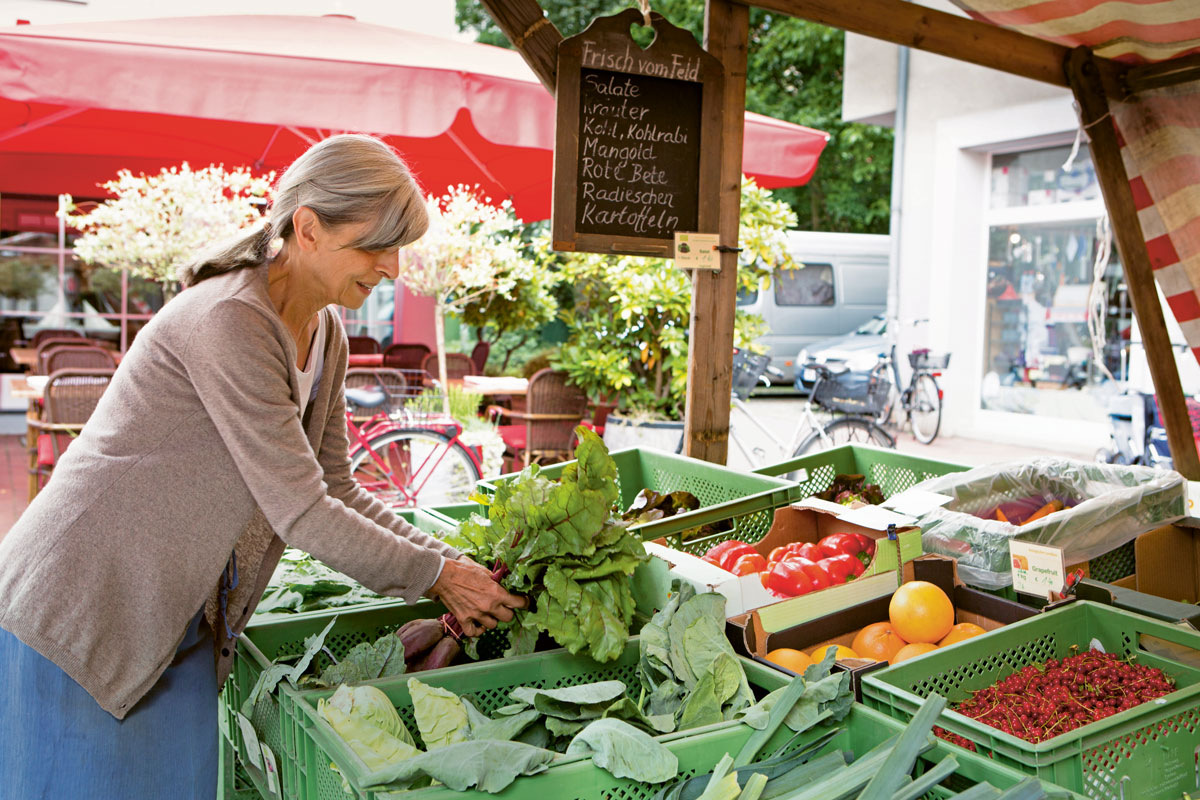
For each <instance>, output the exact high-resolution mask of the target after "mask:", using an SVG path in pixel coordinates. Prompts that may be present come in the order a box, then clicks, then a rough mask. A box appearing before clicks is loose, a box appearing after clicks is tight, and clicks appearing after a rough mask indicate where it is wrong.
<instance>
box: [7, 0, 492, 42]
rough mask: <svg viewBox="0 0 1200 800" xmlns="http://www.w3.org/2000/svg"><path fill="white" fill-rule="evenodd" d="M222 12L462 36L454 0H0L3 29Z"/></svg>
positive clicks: (220, 13) (454, 36)
mask: <svg viewBox="0 0 1200 800" xmlns="http://www.w3.org/2000/svg"><path fill="white" fill-rule="evenodd" d="M224 14H288V15H296V16H309V15H317V16H319V15H322V14H348V15H350V16H352V17H354V18H355V19H357V20H359V21H360V22H367V23H370V24H372V25H386V26H388V27H392V28H403V29H406V30H413V31H420V32H422V33H428V34H431V35H434V36H445V37H450V38H460V34H459V33H458V32H457V29H456V28H455V26H454V0H241V2H239V1H238V0H206V2H204V3H203V4H200V5H197V4H194V3H187V2H178V1H177V0H174V1H172V2H163V0H83V1H82V2H78V1H76V0H69V1H68V2H63V1H62V0H0V25H15V24H16V22H17V20H19V19H23V20H28V21H29V22H31V23H33V24H35V25H43V24H52V23H55V22H87V21H93V20H116V19H152V18H158V17H194V16H200V15H203V16H209V15H224ZM465 38H470V37H465Z"/></svg>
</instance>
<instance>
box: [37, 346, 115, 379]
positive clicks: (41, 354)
mask: <svg viewBox="0 0 1200 800" xmlns="http://www.w3.org/2000/svg"><path fill="white" fill-rule="evenodd" d="M100 349H102V348H101V347H99V346H98V345H97V344H96V343H95V342H91V341H88V340H87V339H83V338H79V339H70V338H64V337H58V336H55V337H51V338H49V339H44V340H42V343H41V344H39V345H38V347H37V351H36V355H35V361H34V373H33V374H35V375H49V374H50V372H51V370H50V367H49V366H47V364H46V359H47V358H48V357H49V355H50V353H51V352H53V351H56V350H100ZM112 365H113V364H112V363H111V357H110V363H109V364H108V365H107V366H112ZM93 366H104V365H93Z"/></svg>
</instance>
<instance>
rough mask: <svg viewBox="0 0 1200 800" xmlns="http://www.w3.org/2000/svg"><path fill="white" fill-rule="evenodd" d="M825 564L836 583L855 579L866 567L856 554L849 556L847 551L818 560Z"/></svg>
mask: <svg viewBox="0 0 1200 800" xmlns="http://www.w3.org/2000/svg"><path fill="white" fill-rule="evenodd" d="M817 563H819V564H820V565H822V566H824V567H825V569H826V570H827V571H828V572H829V576H830V578H831V579H832V581H833V583H834V585H835V586H836V585H837V584H840V583H846V582H847V581H851V580H854V579H855V578H857V577H858V576H859V575H862V574H863V571H864V570H865V569H866V568H865V567H864V566H863V563H862V562H861V561H859V560H858V559H857V558H855V557H854V556H848V555H846V554H845V553H843V554H841V555H837V556H830V557H829V558H825V559H822V560H821V561H819V562H817Z"/></svg>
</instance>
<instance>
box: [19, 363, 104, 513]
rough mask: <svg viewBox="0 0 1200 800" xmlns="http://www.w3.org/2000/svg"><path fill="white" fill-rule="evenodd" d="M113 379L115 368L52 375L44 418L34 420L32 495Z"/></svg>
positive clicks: (72, 370) (94, 408)
mask: <svg viewBox="0 0 1200 800" xmlns="http://www.w3.org/2000/svg"><path fill="white" fill-rule="evenodd" d="M112 376H113V370H111V369H60V370H58V371H57V372H54V373H52V374H51V375H50V378H49V380H47V381H46V389H45V392H44V394H43V396H42V404H43V410H42V417H41V419H39V420H31V421H30V425H31V426H32V427H34V428H35V429H37V430H38V436H37V443H36V446H37V458H36V460H35V462H34V472H35V477H36V482H35V484H34V485H33V486H31V487H30V488H31V494H37V492H38V491H40V490H41V488H42V486H44V485H45V481H46V480H47V479H49V476H50V473H51V472H52V471H53V469H54V465H55V464H57V463H58V460H59V459H60V458H61V457H62V454H63V451H64V450H66V449H67V446H68V445H69V444H70V443H71V441H72V440H73V439H74V438H75V437H76V436H77V435H78V434H79V432H80V431H82V430H83V426H84V424H85V423H86V422H87V421H88V419H90V418H91V416H92V412H93V411H95V410H96V404H97V403H99V402H100V397H101V395H103V394H104V390H105V389H107V388H108V385H109V383H110V382H111V381H112ZM30 499H32V497H31V498H30Z"/></svg>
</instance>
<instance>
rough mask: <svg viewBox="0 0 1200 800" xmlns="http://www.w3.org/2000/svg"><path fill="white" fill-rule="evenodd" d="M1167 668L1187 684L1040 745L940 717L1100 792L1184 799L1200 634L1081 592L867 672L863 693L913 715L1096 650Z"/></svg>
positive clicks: (1030, 764) (1192, 772) (986, 749)
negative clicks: (933, 701) (925, 701)
mask: <svg viewBox="0 0 1200 800" xmlns="http://www.w3.org/2000/svg"><path fill="white" fill-rule="evenodd" d="M1093 640H1096V641H1098V642H1100V644H1101V645H1102V646H1103V648H1104V650H1105V651H1106V652H1109V653H1117V654H1120V655H1121V656H1122V657H1136V658H1137V660H1138V663H1141V664H1146V665H1148V666H1152V667H1158V668H1159V669H1161V670H1163V671H1164V672H1166V673H1167V674H1168V675H1170V676H1171V677H1172V678H1174V679H1175V681H1176V686H1177V690H1176V691H1174V692H1172V693H1171V694H1169V695H1167V696H1166V697H1164V698H1161V699H1160V700H1158V701H1152V702H1149V703H1144V704H1142V705H1140V706H1138V707H1136V708H1132V709H1129V710H1128V711H1123V712H1121V713H1119V714H1114V715H1113V716H1111V717H1108V718H1107V719H1103V720H1100V721H1098V722H1093V723H1092V724H1090V725H1085V726H1084V727H1082V728H1077V729H1075V730H1073V731H1068V732H1067V733H1065V734H1063V735H1062V736H1056V737H1054V738H1053V739H1050V740H1048V741H1045V742H1041V743H1039V744H1031V743H1029V742H1026V741H1024V740H1022V739H1018V738H1017V737H1015V736H1010V735H1008V734H1005V733H1002V732H1000V731H999V730H997V729H996V728H993V727H991V726H989V725H986V724H984V723H982V722H978V721H976V720H973V719H970V718H969V717H966V716H963V715H962V714H958V713H956V712H953V711H944V712H943V713H942V715H941V718H940V720H939V722H938V724H939V725H941V726H942V727H944V728H946V729H947V730H950V731H952V732H954V733H957V734H959V735H961V736H964V737H966V738H967V739H969V740H970V741H972V742H974V743H975V745H976V747H977V748H979V752H980V753H981V754H984V755H990V756H992V757H993V758H995V759H996V761H998V762H1000V763H1003V764H1007V765H1009V766H1012V767H1015V768H1017V769H1019V770H1021V771H1023V772H1026V773H1028V774H1031V775H1037V776H1038V777H1039V778H1043V779H1044V780H1048V781H1052V782H1054V783H1057V784H1059V785H1060V786H1065V787H1066V788H1068V789H1070V790H1072V791H1075V792H1078V793H1080V794H1082V795H1084V796H1086V797H1089V798H1094V800H1133V799H1134V798H1137V800H1178V798H1180V797H1181V796H1182V794H1183V792H1185V791H1190V792H1195V791H1196V789H1197V788H1200V775H1198V774H1197V767H1196V763H1197V760H1196V759H1197V755H1198V754H1200V652H1197V651H1198V649H1200V634H1197V633H1196V632H1194V631H1189V630H1187V629H1185V628H1183V627H1180V626H1175V625H1171V624H1168V623H1164V622H1159V621H1157V620H1152V619H1149V618H1147V617H1143V616H1141V615H1140V614H1133V613H1130V612H1128V611H1122V610H1120V609H1116V608H1112V607H1111V606H1104V605H1099V604H1096V603H1089V602H1083V601H1078V602H1075V603H1071V604H1070V605H1068V606H1065V607H1063V608H1059V609H1055V610H1053V611H1047V612H1045V613H1043V614H1039V615H1037V616H1035V617H1031V618H1029V619H1027V620H1022V621H1021V622H1016V623H1013V624H1012V625H1007V626H1005V627H1004V628H1001V629H999V630H995V631H992V632H991V633H989V634H988V635H987V636H980V637H978V638H975V639H968V640H966V641H964V642H961V643H959V644H956V645H953V646H951V647H946V648H943V649H940V650H935V651H933V652H932V653H929V654H927V655H924V656H921V657H919V658H915V659H913V660H911V661H908V662H905V663H902V664H897V665H895V666H893V667H890V668H888V669H884V670H880V671H878V672H872V673H869V674H867V675H864V676H863V679H862V695H863V702H864V703H866V704H867V705H869V706H872V707H874V708H877V709H879V710H882V711H884V712H885V713H888V714H890V715H891V716H893V717H896V718H897V719H902V720H908V719H911V717H912V715H913V713H915V711H916V709H917V708H918V707H919V706H920V703H921V700H922V698H924V697H925V696H927V695H929V694H930V693H932V692H937V693H939V694H942V695H944V696H946V697H947V698H949V699H950V700H951V701H952V702H956V701H961V700H963V699H965V698H966V697H967V696H968V695H967V693H969V692H972V691H976V690H979V689H983V688H985V687H987V686H990V685H992V684H993V683H995V682H996V681H997V680H1000V679H1002V678H1004V677H1007V676H1008V675H1010V674H1012V673H1013V672H1016V671H1017V670H1019V669H1021V667H1024V666H1026V665H1028V664H1038V663H1042V662H1044V661H1046V660H1048V659H1051V658H1062V657H1064V656H1068V655H1070V654H1071V652H1072V650H1073V648H1078V649H1082V650H1086V649H1088V647H1089V646H1090V644H1091V642H1092V641H1093Z"/></svg>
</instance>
